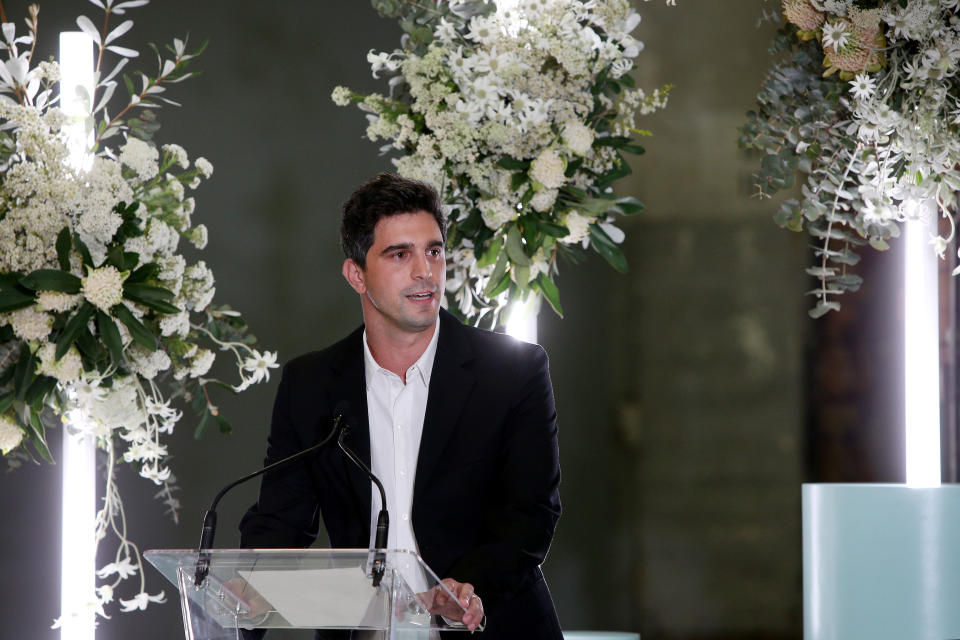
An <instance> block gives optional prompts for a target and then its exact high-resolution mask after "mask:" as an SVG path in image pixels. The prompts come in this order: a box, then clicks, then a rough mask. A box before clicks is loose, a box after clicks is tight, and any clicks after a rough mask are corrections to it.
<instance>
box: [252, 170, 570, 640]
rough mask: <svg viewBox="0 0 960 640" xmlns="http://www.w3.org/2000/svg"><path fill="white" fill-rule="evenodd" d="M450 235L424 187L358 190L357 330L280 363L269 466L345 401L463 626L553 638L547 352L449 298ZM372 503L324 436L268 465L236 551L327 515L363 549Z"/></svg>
mask: <svg viewBox="0 0 960 640" xmlns="http://www.w3.org/2000/svg"><path fill="white" fill-rule="evenodd" d="M445 240H446V225H445V221H444V218H443V215H442V210H441V204H440V202H439V199H438V197H437V194H436V192H435V191H434V190H433V189H432V188H430V187H428V186H427V185H425V184H423V183H420V182H416V181H412V180H406V179H403V178H399V177H397V176H394V175H391V174H381V175H379V176H377V177H376V178H374V179H372V180H370V181H369V182H367V183H366V184H364V185H363V186H361V187H360V188H358V189H357V190H356V191H355V192H354V193H353V195H352V196H351V198H350V199H349V200H348V201H347V203H346V204H345V205H344V210H343V222H342V226H341V245H342V247H343V249H344V253H345V255H346V260H345V261H344V264H343V275H344V277H345V278H346V280H347V282H348V283H349V284H350V286H351V287H352V288H353V289H354V290H355V291H356V292H357V293H358V294H359V295H360V301H361V308H362V311H363V319H364V326H362V327H360V328H358V329H357V330H356V331H354V332H353V333H352V334H350V335H349V336H347V337H346V338H345V339H343V340H341V341H340V342H337V343H336V344H334V345H332V346H331V347H328V348H327V349H325V350H323V351H317V352H313V353H308V354H306V355H303V356H300V357H299V358H296V359H294V360H292V361H291V362H289V363H288V364H287V365H286V366H285V367H284V371H283V377H282V379H281V382H280V387H279V390H278V391H277V398H276V402H275V405H274V411H273V420H272V425H271V430H270V437H269V441H268V448H267V462H268V463H269V462H273V461H276V460H279V459H281V458H283V457H285V456H287V455H290V454H293V453H295V452H297V451H299V450H302V449H304V448H306V447H308V446H310V445H312V444H314V443H316V442H319V441H320V440H321V439H322V438H324V437H325V436H326V434H327V432H329V429H330V424H331V419H332V416H333V413H334V410H335V408H336V407H338V406H340V407H342V406H344V405H343V403H344V402H346V403H347V405H348V406H349V407H350V408H351V413H352V414H353V415H352V422H353V425H352V427H353V428H352V429H351V433H350V437H349V441H348V444H349V445H350V446H351V447H352V448H353V449H354V451H356V452H357V454H358V455H359V457H360V458H361V459H363V460H364V462H366V463H367V464H371V457H372V458H373V460H372V467H373V469H374V471H375V472H376V471H377V469H378V461H379V464H380V465H381V469H383V468H386V469H387V474H386V475H387V476H388V477H387V478H381V479H382V480H384V484H385V485H386V487H387V506H388V507H389V508H390V510H391V520H392V527H394V528H397V527H399V529H398V533H396V534H393V533H392V535H394V536H399V538H396V537H392V538H391V545H390V546H393V545H397V544H399V545H400V546H405V547H407V548H410V549H412V550H415V551H419V553H420V555H421V556H422V557H423V559H424V561H425V562H426V563H427V564H428V565H429V566H430V567H431V568H432V569H433V570H434V571H435V572H436V573H437V574H438V575H440V576H442V577H444V578H445V580H444V582H445V583H446V584H447V585H448V586H449V587H450V588H451V591H452V592H453V593H454V594H455V595H457V596H458V597H459V599H460V601H461V603H462V604H463V605H464V606H465V607H466V613H465V614H463V616H462V620H461V622H462V624H464V625H466V626H467V627H468V628H470V629H474V628H475V627H476V626H477V625H478V624H479V623H480V622H481V620H482V619H483V618H484V616H486V631H485V632H484V633H483V636H484V637H486V638H524V639H530V638H533V639H537V638H543V639H544V640H547V639H549V640H559V639H560V638H561V637H562V635H561V632H560V626H559V623H558V621H557V615H556V612H555V610H554V607H553V602H552V600H551V598H550V593H549V591H548V589H547V585H546V583H545V582H544V579H543V574H542V573H541V571H540V564H541V563H542V562H543V560H544V558H545V557H546V554H547V550H548V549H549V547H550V541H551V539H552V537H553V532H554V528H555V526H556V523H557V520H558V518H559V517H560V500H559V494H558V485H559V482H560V468H559V453H558V449H557V427H556V411H555V409H554V400H553V390H552V386H551V383H550V374H549V369H548V364H547V357H546V354H545V353H544V351H543V349H542V348H541V347H539V346H538V345H531V344H527V343H524V342H521V341H518V340H515V339H513V338H510V337H507V336H504V335H501V334H496V333H492V332H488V331H482V330H479V329H474V328H471V327H467V326H464V325H462V324H461V323H460V322H459V321H458V320H456V319H455V318H454V317H453V316H451V315H450V314H448V313H447V312H446V311H444V310H442V309H440V299H441V297H442V295H443V291H444V282H445V277H446V262H445V257H444V242H445ZM418 389H419V391H418ZM398 407H399V409H398ZM394 411H400V413H399V414H397V415H395V414H394V413H393V412H394ZM394 423H396V424H394ZM401 423H404V424H401ZM407 423H409V424H407ZM394 427H396V429H397V431H395V432H394V431H393V428H394ZM411 432H412V434H413V435H412V436H410V435H408V434H409V433H411ZM411 443H412V445H411ZM371 444H372V445H373V446H372V447H371ZM411 446H412V450H411ZM404 447H406V450H407V453H404ZM404 455H406V456H407V458H409V460H405V459H404ZM408 461H409V462H411V463H412V465H407V464H406V463H407V462H408ZM383 465H386V466H385V467H384V466H383ZM408 467H409V471H408ZM413 471H415V473H413V474H412V476H408V472H413ZM390 472H392V473H390ZM398 504H399V505H401V506H400V507H399V509H400V510H401V511H402V515H401V516H400V517H399V518H398V516H397V513H396V510H397V509H398V507H397V506H396V505H398ZM377 509H379V495H378V494H372V492H371V483H370V481H369V480H368V479H367V477H366V476H365V475H364V474H363V473H362V472H361V471H360V470H358V469H356V468H355V467H354V466H352V465H351V464H350V463H349V462H348V461H347V459H346V456H345V455H343V453H342V452H341V451H339V450H338V449H337V448H336V447H328V448H325V449H324V450H322V451H321V452H320V454H319V455H318V456H317V457H316V458H315V459H314V460H313V461H312V462H311V463H309V464H305V465H295V466H293V467H291V468H290V469H289V470H288V471H284V472H278V473H276V474H272V475H267V476H265V478H264V480H263V483H262V486H261V489H260V496H259V499H258V502H257V504H255V505H254V506H253V507H252V508H251V509H250V511H249V512H248V513H247V515H246V516H245V517H244V519H243V521H242V522H241V525H240V529H241V546H243V547H247V548H253V547H268V548H269V547H305V546H309V545H310V544H311V543H312V542H313V541H314V540H315V539H316V536H317V534H318V530H319V520H320V517H321V515H322V518H323V522H324V524H325V526H326V529H327V532H328V534H329V538H330V543H331V545H332V546H333V547H338V548H368V547H369V546H371V539H372V535H371V513H375V512H376V510H377ZM391 531H392V532H393V529H391ZM405 531H406V533H404V532H405ZM481 598H482V600H481Z"/></svg>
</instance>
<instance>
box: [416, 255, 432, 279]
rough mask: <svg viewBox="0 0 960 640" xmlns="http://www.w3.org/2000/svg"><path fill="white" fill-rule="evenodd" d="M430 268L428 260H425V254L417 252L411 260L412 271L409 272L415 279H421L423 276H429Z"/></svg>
mask: <svg viewBox="0 0 960 640" xmlns="http://www.w3.org/2000/svg"><path fill="white" fill-rule="evenodd" d="M432 271H433V270H432V268H431V267H430V261H429V260H427V256H426V255H424V254H422V253H421V254H419V255H418V257H417V258H415V259H414V261H413V273H412V274H411V275H412V276H413V277H414V278H415V279H416V280H423V279H424V278H429V277H430V276H431V275H432Z"/></svg>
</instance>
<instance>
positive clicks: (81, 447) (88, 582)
mask: <svg viewBox="0 0 960 640" xmlns="http://www.w3.org/2000/svg"><path fill="white" fill-rule="evenodd" d="M60 77H61V80H60V95H61V99H60V100H61V105H60V107H61V109H62V110H63V112H64V115H66V116H67V119H68V121H67V124H66V125H65V128H64V130H65V132H66V134H67V143H68V149H69V150H70V159H69V162H70V164H71V165H72V166H74V167H75V168H78V169H81V168H85V167H88V166H89V158H90V154H89V150H90V146H91V142H92V129H89V130H88V125H87V121H88V118H89V116H90V96H92V95H93V40H92V39H91V38H90V37H89V36H87V35H86V34H85V33H82V32H64V33H61V34H60ZM78 87H82V89H78ZM77 413H78V412H71V415H70V416H69V417H70V424H69V425H68V424H64V425H63V452H62V453H61V456H60V458H61V465H62V469H63V470H62V473H63V508H62V513H63V523H62V529H61V531H62V534H61V536H62V538H61V545H60V554H61V555H60V566H61V573H60V615H61V616H62V617H61V627H60V637H61V638H63V640H93V639H94V636H95V623H96V620H95V606H94V605H95V602H96V600H95V588H96V578H95V573H94V572H95V571H96V539H95V527H96V509H97V503H96V499H97V476H96V456H95V454H96V443H95V442H94V439H93V436H92V435H90V433H89V429H84V428H83V427H84V426H85V425H83V424H81V423H80V421H81V420H82V416H79V415H76V414H77Z"/></svg>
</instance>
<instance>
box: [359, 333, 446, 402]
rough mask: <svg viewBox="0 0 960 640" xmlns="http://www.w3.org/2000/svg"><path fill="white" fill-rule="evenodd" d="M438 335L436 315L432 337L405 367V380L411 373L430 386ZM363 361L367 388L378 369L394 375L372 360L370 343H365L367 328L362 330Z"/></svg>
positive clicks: (408, 379)
mask: <svg viewBox="0 0 960 640" xmlns="http://www.w3.org/2000/svg"><path fill="white" fill-rule="evenodd" d="M439 336H440V317H439V316H438V317H437V324H436V326H435V327H434V329H433V337H432V338H430V343H429V344H427V348H426V349H424V350H423V353H422V354H421V355H420V357H419V358H418V359H417V361H416V362H414V363H413V364H412V365H410V368H409V369H407V382H409V381H410V377H411V375H413V376H419V377H420V379H421V380H422V381H423V386H425V387H428V388H429V387H430V375H431V374H432V373H433V361H434V359H435V357H436V355H437V339H438V337H439ZM363 362H364V367H363V369H364V374H365V377H366V382H367V388H369V387H370V384H371V383H372V382H373V376H374V375H375V374H376V373H377V372H378V371H383V372H384V373H386V374H389V375H396V374H395V373H393V372H392V371H390V370H389V369H384V368H383V367H381V366H380V364H379V363H378V362H377V361H376V360H374V358H373V354H372V353H370V345H368V344H367V330H366V329H364V330H363Z"/></svg>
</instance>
